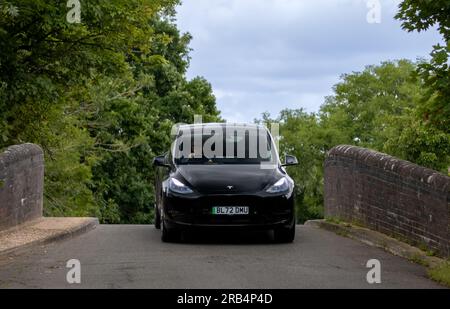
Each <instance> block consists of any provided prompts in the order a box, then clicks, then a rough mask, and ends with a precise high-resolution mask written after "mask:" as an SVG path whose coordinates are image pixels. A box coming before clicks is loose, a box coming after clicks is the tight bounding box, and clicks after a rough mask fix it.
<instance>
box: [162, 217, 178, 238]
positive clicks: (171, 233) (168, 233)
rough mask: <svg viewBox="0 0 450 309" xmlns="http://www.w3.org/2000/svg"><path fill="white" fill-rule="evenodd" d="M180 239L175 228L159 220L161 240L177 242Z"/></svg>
mask: <svg viewBox="0 0 450 309" xmlns="http://www.w3.org/2000/svg"><path fill="white" fill-rule="evenodd" d="M180 239H181V233H180V231H178V230H175V229H169V228H167V227H166V225H165V223H164V220H162V222H161V240H162V241H163V242H177V241H180Z"/></svg>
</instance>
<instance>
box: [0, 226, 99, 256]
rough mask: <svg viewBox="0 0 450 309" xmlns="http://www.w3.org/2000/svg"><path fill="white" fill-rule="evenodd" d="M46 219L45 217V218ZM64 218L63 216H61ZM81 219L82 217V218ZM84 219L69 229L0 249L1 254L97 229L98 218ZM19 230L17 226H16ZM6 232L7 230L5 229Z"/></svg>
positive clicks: (17, 251)
mask: <svg viewBox="0 0 450 309" xmlns="http://www.w3.org/2000/svg"><path fill="white" fill-rule="evenodd" d="M44 219H45V218H44ZM59 219H63V218H59ZM80 219H81V218H80ZM82 219H83V221H82V222H81V223H80V224H77V225H75V226H72V227H70V228H68V229H62V230H58V231H57V232H55V233H51V234H48V235H45V236H44V237H41V238H37V239H34V240H32V241H30V242H27V243H24V244H20V245H17V246H14V247H11V248H7V249H5V250H0V256H4V255H7V254H11V253H20V252H22V251H24V250H27V249H31V248H34V247H39V246H44V245H47V244H50V243H54V242H59V241H63V240H66V239H69V238H73V237H75V236H78V235H81V234H84V233H86V232H88V231H90V230H93V229H95V228H96V227H97V226H98V225H99V220H98V218H82ZM38 221H39V220H36V221H34V222H38ZM14 229H15V230H17V228H14ZM3 232H5V231H3Z"/></svg>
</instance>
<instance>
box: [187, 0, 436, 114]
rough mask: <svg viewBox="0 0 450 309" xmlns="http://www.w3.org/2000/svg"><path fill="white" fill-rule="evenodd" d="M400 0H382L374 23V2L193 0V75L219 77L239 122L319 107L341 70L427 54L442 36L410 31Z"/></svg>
mask: <svg viewBox="0 0 450 309" xmlns="http://www.w3.org/2000/svg"><path fill="white" fill-rule="evenodd" d="M398 3H399V1H396V0H384V1H381V14H382V15H381V23H380V24H369V23H368V22H367V18H366V17H367V14H368V12H369V9H368V8H367V1H366V0H301V1H300V0H185V1H184V3H183V4H182V5H181V6H180V7H179V8H178V25H179V27H180V28H181V29H182V31H188V32H190V33H191V34H192V35H193V37H194V39H193V41H192V43H191V47H192V48H193V52H192V54H191V56H192V60H191V66H190V69H189V71H188V75H189V77H194V76H197V75H201V76H205V77H206V78H207V79H208V80H209V81H210V82H211V83H212V85H213V89H214V92H215V94H216V97H217V102H218V106H219V108H220V109H221V110H222V115H223V117H224V118H226V119H228V120H231V121H252V120H253V119H254V118H258V117H260V115H261V113H262V112H265V111H270V112H271V113H272V114H273V115H274V116H275V115H277V114H278V112H279V111H280V110H282V109H284V108H300V107H303V108H306V109H307V110H308V111H317V110H318V108H319V106H320V105H321V104H322V103H323V97H324V96H326V95H329V94H331V91H332V90H331V89H332V86H333V84H335V83H336V82H338V81H339V76H340V75H341V74H343V73H348V72H352V71H359V70H362V69H363V68H364V66H365V65H369V64H377V63H380V62H381V61H385V60H390V59H400V58H408V59H412V60H415V59H416V58H417V57H425V56H427V55H428V53H429V51H431V47H432V45H433V44H435V43H437V42H439V41H440V38H439V36H438V34H437V32H436V31H429V32H427V33H420V34H416V33H414V34H413V33H407V32H405V31H403V30H402V29H401V26H400V22H398V21H396V20H394V18H393V16H394V15H395V13H396V11H397V5H398Z"/></svg>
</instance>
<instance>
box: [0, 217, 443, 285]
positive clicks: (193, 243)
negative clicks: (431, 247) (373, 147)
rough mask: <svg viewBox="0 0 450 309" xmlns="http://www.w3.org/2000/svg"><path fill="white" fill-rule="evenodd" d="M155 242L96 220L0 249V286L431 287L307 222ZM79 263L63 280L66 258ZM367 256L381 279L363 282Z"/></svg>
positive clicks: (394, 260)
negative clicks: (283, 238) (34, 243)
mask: <svg viewBox="0 0 450 309" xmlns="http://www.w3.org/2000/svg"><path fill="white" fill-rule="evenodd" d="M194 236H196V237H192V238H191V239H190V240H188V242H186V243H175V244H172V243H169V244H167V243H162V242H161V241H160V232H159V231H158V230H156V229H155V228H154V227H153V226H145V225H100V226H98V227H97V228H96V229H95V230H92V231H90V232H88V233H86V234H83V235H80V236H77V237H75V238H72V239H69V240H65V241H60V242H57V243H53V244H50V245H47V246H43V247H37V248H33V249H29V250H26V251H23V252H21V253H15V254H10V255H6V256H0V288H66V287H68V288H73V287H74V288H313V289H316V288H436V287H440V286H439V285H437V284H435V283H434V282H432V281H431V280H429V279H427V278H426V270H425V268H424V267H422V266H419V265H416V264H413V263H411V262H409V261H407V260H405V259H403V258H400V257H396V256H392V255H390V254H388V253H385V252H384V251H382V250H380V249H377V248H373V247H369V246H367V245H364V244H362V243H359V242H357V241H354V240H351V239H348V238H345V237H342V236H338V235H336V234H334V233H331V232H328V231H325V230H321V229H319V228H317V227H313V226H297V237H296V240H295V242H294V243H292V244H274V243H271V241H270V236H271V235H270V233H255V234H252V233H227V234H217V233H214V234H210V235H208V236H207V237H205V236H203V237H200V236H201V235H200V236H199V235H194ZM70 259H78V260H79V261H80V263H81V284H69V283H67V281H66V274H67V271H68V270H69V269H68V268H66V263H67V261H68V260H70ZM370 259H378V260H379V261H380V262H381V281H382V282H381V283H380V284H369V283H367V279H366V274H367V272H368V271H369V269H368V268H366V263H367V261H368V260H370Z"/></svg>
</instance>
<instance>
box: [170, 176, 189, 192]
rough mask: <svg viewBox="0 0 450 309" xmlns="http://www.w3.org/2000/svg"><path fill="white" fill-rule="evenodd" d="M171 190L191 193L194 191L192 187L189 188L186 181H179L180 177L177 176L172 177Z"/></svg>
mask: <svg viewBox="0 0 450 309" xmlns="http://www.w3.org/2000/svg"><path fill="white" fill-rule="evenodd" d="M169 190H170V191H172V192H175V193H180V194H189V193H192V192H194V191H192V190H191V188H189V187H188V186H186V185H185V184H184V183H182V182H181V181H179V180H178V179H175V178H170V180H169Z"/></svg>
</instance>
